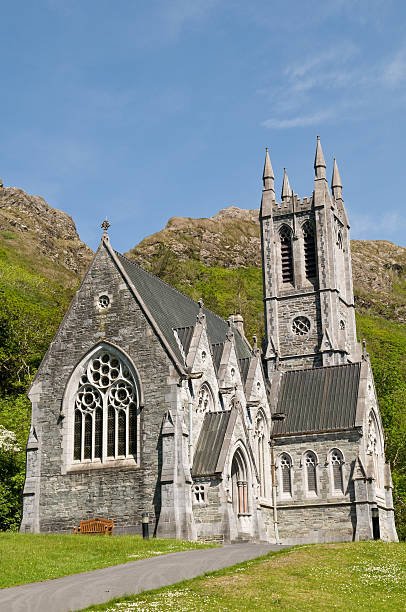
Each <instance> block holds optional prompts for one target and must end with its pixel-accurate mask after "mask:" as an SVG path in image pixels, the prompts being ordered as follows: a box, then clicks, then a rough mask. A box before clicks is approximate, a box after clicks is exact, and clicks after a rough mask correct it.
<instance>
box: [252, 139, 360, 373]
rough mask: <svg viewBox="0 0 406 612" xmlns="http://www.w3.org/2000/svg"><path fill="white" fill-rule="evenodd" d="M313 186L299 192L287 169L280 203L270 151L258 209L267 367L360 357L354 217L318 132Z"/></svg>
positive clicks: (325, 363) (334, 362) (332, 362)
mask: <svg viewBox="0 0 406 612" xmlns="http://www.w3.org/2000/svg"><path fill="white" fill-rule="evenodd" d="M314 170H315V179H314V191H313V193H312V195H311V196H310V197H309V198H303V199H301V198H299V196H298V195H297V194H295V193H294V191H292V189H291V187H290V184H289V179H288V175H287V172H286V169H285V171H284V178H283V186H282V196H281V199H282V201H281V203H280V204H279V203H278V202H277V201H276V198H275V187H274V178H275V177H274V173H273V169H272V164H271V159H270V156H269V151H268V149H267V150H266V154H265V165H264V172H263V191H262V201H261V210H260V223H261V241H262V276H263V288H264V314H265V355H264V358H265V361H266V363H267V368H268V373H269V374H271V372H272V371H273V370H274V369H275V368H280V369H282V370H288V369H297V368H313V367H319V366H328V365H338V364H344V363H350V362H354V361H359V360H360V358H361V352H360V345H359V343H357V339H356V329H355V314H354V294H353V285H352V270H351V254H350V236H349V229H350V228H349V224H348V219H347V215H346V212H345V208H344V202H343V198H342V184H341V178H340V173H339V171H338V166H337V162H336V160H334V167H333V177H332V183H331V188H332V191H331V192H330V190H329V187H328V183H327V179H326V162H325V159H324V155H323V150H322V147H321V143H320V139H319V137H317V146H316V155H315V160H314Z"/></svg>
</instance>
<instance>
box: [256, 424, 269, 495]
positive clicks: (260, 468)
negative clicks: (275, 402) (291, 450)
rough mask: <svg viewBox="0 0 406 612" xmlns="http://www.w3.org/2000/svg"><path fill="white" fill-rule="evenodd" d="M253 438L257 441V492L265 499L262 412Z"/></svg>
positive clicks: (264, 428)
mask: <svg viewBox="0 0 406 612" xmlns="http://www.w3.org/2000/svg"><path fill="white" fill-rule="evenodd" d="M255 437H256V441H257V458H258V476H259V481H260V483H259V492H260V496H261V497H266V472H267V470H266V426H265V419H264V415H263V414H262V412H260V413H259V414H258V417H257V421H256V427H255Z"/></svg>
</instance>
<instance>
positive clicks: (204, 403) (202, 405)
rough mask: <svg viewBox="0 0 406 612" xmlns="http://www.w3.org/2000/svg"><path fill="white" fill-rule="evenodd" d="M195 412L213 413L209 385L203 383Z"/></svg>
mask: <svg viewBox="0 0 406 612" xmlns="http://www.w3.org/2000/svg"><path fill="white" fill-rule="evenodd" d="M197 411H198V412H212V411H213V396H212V393H211V390H210V388H209V385H208V384H207V383H203V384H202V386H201V387H200V389H199V394H198V398H197Z"/></svg>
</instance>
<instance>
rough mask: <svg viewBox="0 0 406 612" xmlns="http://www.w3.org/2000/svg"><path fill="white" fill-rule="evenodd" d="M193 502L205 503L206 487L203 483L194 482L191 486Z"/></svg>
mask: <svg viewBox="0 0 406 612" xmlns="http://www.w3.org/2000/svg"><path fill="white" fill-rule="evenodd" d="M192 494H193V498H194V499H193V503H196V504H205V503H206V487H205V486H204V484H194V485H193V487H192Z"/></svg>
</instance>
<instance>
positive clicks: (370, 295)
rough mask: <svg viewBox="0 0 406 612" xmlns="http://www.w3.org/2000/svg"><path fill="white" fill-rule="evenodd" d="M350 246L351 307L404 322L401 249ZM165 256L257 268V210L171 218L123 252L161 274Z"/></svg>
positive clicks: (405, 261) (405, 264) (405, 279)
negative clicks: (194, 217)
mask: <svg viewBox="0 0 406 612" xmlns="http://www.w3.org/2000/svg"><path fill="white" fill-rule="evenodd" d="M351 248H352V262H353V275H354V288H355V294H356V302H357V306H358V307H359V308H362V309H363V310H370V311H374V312H376V314H379V315H384V316H389V317H390V318H392V319H394V320H396V321H401V322H406V248H404V247H400V246H396V245H395V244H393V243H392V242H386V241H383V240H377V241H369V240H363V241H360V240H353V241H352V245H351ZM168 255H169V258H170V256H171V255H172V256H174V257H176V259H177V261H178V262H187V261H190V260H192V261H193V262H199V263H200V264H202V265H203V266H204V267H205V268H211V267H213V266H214V267H221V268H224V269H228V270H232V269H237V268H246V269H248V268H260V266H261V240H260V233H259V222H258V211H257V210H242V209H240V208H237V207H235V206H231V207H229V208H226V209H224V210H221V211H220V212H219V213H217V214H216V215H214V217H211V218H209V219H191V218H183V217H173V218H172V219H169V221H168V223H167V225H166V227H165V228H164V229H163V230H162V231H160V232H157V233H156V234H153V235H152V236H149V237H148V238H145V239H144V240H143V241H142V242H140V243H139V244H138V245H137V246H136V247H135V248H133V249H132V250H131V251H130V252H129V253H128V256H129V257H131V258H133V259H135V260H136V261H138V262H139V263H140V264H141V265H143V266H144V267H146V268H149V269H151V270H152V271H154V272H155V273H158V275H162V276H165V271H164V270H162V269H161V267H160V265H159V263H160V261H161V260H162V262H161V263H162V264H164V265H165V266H166V267H167V266H168V264H167V262H166V261H165V260H166V259H167V258H168ZM163 256H164V257H163Z"/></svg>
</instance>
